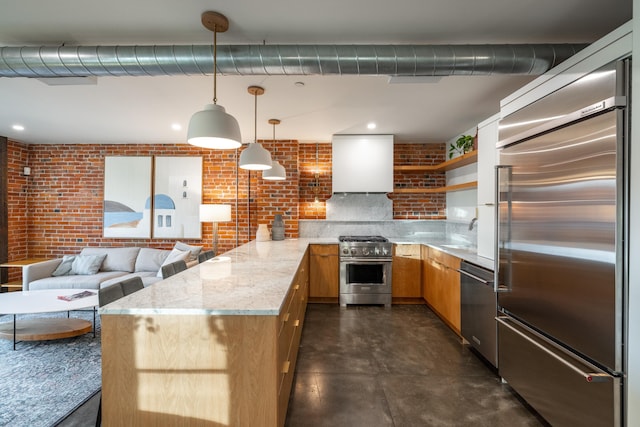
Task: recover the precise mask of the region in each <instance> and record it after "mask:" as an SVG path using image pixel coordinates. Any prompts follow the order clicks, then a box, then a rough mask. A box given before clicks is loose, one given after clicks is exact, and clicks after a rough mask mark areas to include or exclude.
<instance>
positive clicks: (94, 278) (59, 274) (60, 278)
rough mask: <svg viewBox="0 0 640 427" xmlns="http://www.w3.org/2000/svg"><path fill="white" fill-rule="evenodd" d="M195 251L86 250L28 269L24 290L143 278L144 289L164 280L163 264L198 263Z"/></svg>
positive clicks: (91, 286)
mask: <svg viewBox="0 0 640 427" xmlns="http://www.w3.org/2000/svg"><path fill="white" fill-rule="evenodd" d="M191 248H197V247H191ZM196 251H197V250H193V251H189V250H184V251H183V250H178V249H176V248H174V249H173V250H163V249H153V248H137V247H125V248H99V247H87V248H84V249H82V251H81V252H80V254H78V255H71V256H65V257H63V258H56V259H52V260H47V261H42V262H38V263H35V264H30V265H27V266H25V267H24V268H23V270H22V289H23V290H25V291H28V290H42V289H100V288H104V287H106V286H109V285H112V284H114V283H117V282H120V281H121V280H125V279H128V278H131V277H134V276H139V277H141V278H142V282H143V284H144V286H149V285H151V284H153V283H156V282H158V281H160V280H162V273H161V270H160V269H161V267H162V265H163V264H168V263H170V262H174V261H178V260H180V259H182V260H185V261H187V263H188V265H189V266H191V265H193V264H196V263H197V254H196V253H195V252H196ZM194 259H196V261H194Z"/></svg>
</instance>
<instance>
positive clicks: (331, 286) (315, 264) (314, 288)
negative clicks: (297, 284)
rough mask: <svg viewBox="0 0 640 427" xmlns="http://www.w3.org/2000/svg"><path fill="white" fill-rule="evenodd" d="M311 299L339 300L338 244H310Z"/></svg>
mask: <svg viewBox="0 0 640 427" xmlns="http://www.w3.org/2000/svg"><path fill="white" fill-rule="evenodd" d="M309 254H310V260H309V299H310V301H312V302H337V301H338V297H339V288H340V284H339V281H340V262H339V257H338V245H333V244H331V245H319V244H318V245H313V244H312V245H309Z"/></svg>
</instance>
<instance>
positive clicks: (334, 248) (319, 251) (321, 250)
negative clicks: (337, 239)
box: [310, 245, 338, 256]
mask: <svg viewBox="0 0 640 427" xmlns="http://www.w3.org/2000/svg"><path fill="white" fill-rule="evenodd" d="M310 247H311V255H336V256H338V245H310Z"/></svg>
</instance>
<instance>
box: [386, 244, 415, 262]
mask: <svg viewBox="0 0 640 427" xmlns="http://www.w3.org/2000/svg"><path fill="white" fill-rule="evenodd" d="M393 256H398V257H406V258H418V259H420V245H401V244H397V245H393Z"/></svg>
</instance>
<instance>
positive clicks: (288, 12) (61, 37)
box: [0, 0, 632, 143]
mask: <svg viewBox="0 0 640 427" xmlns="http://www.w3.org/2000/svg"><path fill="white" fill-rule="evenodd" d="M631 5H632V0H608V1H602V0H562V1H558V0H519V1H513V0H483V1H469V0H446V1H445V0H395V1H389V0H323V1H318V0H270V1H264V0H244V1H223V0H213V1H212V0H209V1H204V0H190V1H177V0H136V1H131V0H111V1H104V2H98V1H95V0H93V1H87V0H56V1H47V2H43V1H41V0H20V1H15V0H0V46H23V45H24V46H26V45H36V46H39V45H61V44H66V45H115V44H118V45H149V44H211V43H212V39H213V36H212V33H211V32H210V31H208V30H207V29H205V28H204V27H203V26H202V24H201V23H200V15H201V13H202V12H204V11H206V10H213V11H217V12H220V13H223V14H224V15H226V16H227V18H228V19H229V22H230V28H229V30H228V31H227V32H225V33H220V34H219V35H218V44H219V45H223V44H262V43H266V44H301V43H307V44H346V43H353V44H405V43H414V44H481V43H489V44H507V43H588V42H592V41H594V40H597V39H598V38H600V37H601V36H603V35H605V34H607V33H608V32H610V31H611V30H613V29H615V28H616V27H618V26H620V25H622V24H623V23H625V22H627V21H628V20H630V19H631ZM531 79H532V77H530V76H504V75H502V76H500V75H493V76H453V77H444V78H442V79H440V80H439V81H438V82H435V83H411V84H407V83H404V84H389V83H388V78H387V77H386V76H368V77H363V76H220V75H219V76H218V94H217V95H218V96H217V98H218V104H219V105H222V106H224V107H225V108H226V110H227V112H228V113H230V114H232V115H233V116H234V117H236V119H237V120H238V122H239V123H240V127H241V132H242V137H243V141H244V142H250V141H252V140H253V139H254V99H253V96H252V95H250V94H249V93H248V92H247V88H248V87H249V86H251V85H260V86H262V87H264V88H265V94H264V95H262V96H260V97H259V98H258V115H257V117H258V126H257V137H258V138H259V139H262V138H271V136H272V132H273V128H272V126H271V125H269V124H268V123H267V120H268V119H270V118H279V119H281V120H282V123H281V124H280V125H279V126H278V127H277V128H276V137H277V138H278V139H297V140H300V141H305V142H306V141H330V140H331V135H333V134H336V133H367V132H372V131H369V130H367V128H366V124H367V123H369V122H371V121H373V122H376V123H377V125H378V127H377V129H375V131H373V132H375V133H384V134H394V135H396V141H405V142H435V141H438V142H441V141H446V140H448V139H451V138H453V137H456V136H457V135H459V134H461V133H463V132H466V131H467V130H469V129H471V128H473V127H474V126H475V125H476V124H477V123H478V122H480V121H482V120H484V119H486V118H488V117H490V116H491V115H493V114H495V113H497V112H498V108H499V101H500V100H501V99H502V98H504V97H505V96H506V95H508V94H510V93H511V92H513V91H514V90H515V89H517V88H519V87H521V86H522V85H524V84H525V83H527V82H529V81H530V80H531ZM296 82H302V83H304V86H302V87H300V86H298V85H295V83H296ZM212 97H213V78H212V77H211V76H179V77H100V78H98V81H97V84H96V85H83V86H48V85H46V84H44V83H42V82H40V81H38V80H36V79H27V78H6V77H5V78H0V101H1V102H0V135H2V136H7V137H9V138H11V139H14V140H17V141H22V142H27V143H182V142H184V141H185V140H186V128H187V124H188V122H189V118H190V117H191V115H192V114H193V113H194V112H196V111H198V110H200V109H202V107H203V106H204V105H205V104H207V103H210V102H211V99H212ZM173 123H178V124H180V125H182V130H180V131H174V130H172V129H171V125H172V124H173ZM14 124H21V125H23V126H24V127H25V130H24V131H22V132H18V131H16V130H13V129H12V126H13V125H14Z"/></svg>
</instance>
